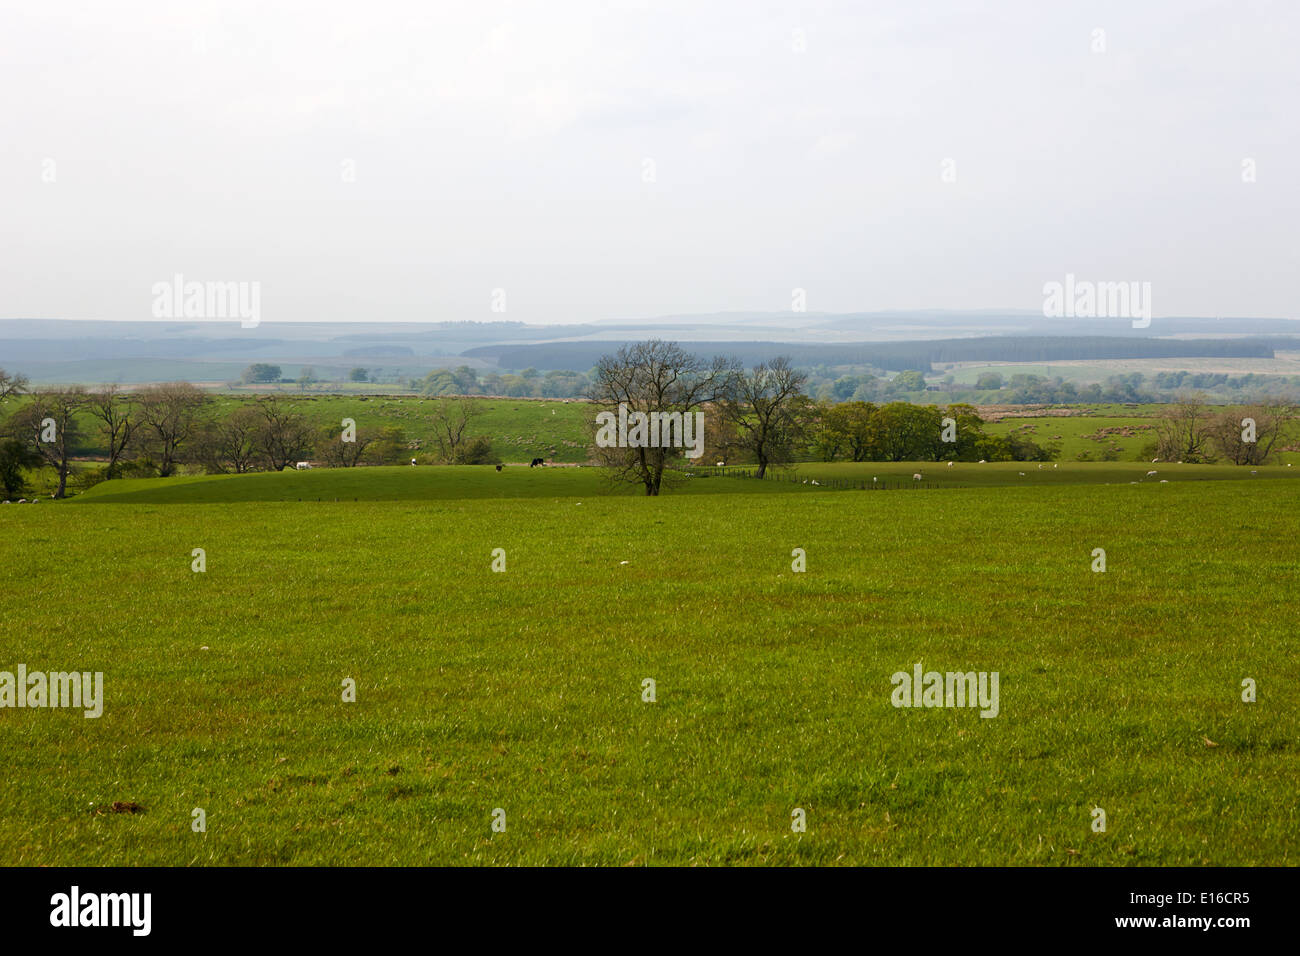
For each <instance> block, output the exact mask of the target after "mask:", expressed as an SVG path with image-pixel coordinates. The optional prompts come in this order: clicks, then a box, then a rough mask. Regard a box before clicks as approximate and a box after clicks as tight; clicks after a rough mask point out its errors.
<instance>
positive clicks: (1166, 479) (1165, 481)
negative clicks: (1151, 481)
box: [1160, 478, 1169, 485]
mask: <svg viewBox="0 0 1300 956" xmlns="http://www.w3.org/2000/svg"><path fill="white" fill-rule="evenodd" d="M1160 484H1162V485H1167V484H1169V479H1168V478H1161V479H1160Z"/></svg>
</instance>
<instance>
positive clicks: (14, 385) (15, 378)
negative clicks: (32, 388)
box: [0, 368, 27, 402]
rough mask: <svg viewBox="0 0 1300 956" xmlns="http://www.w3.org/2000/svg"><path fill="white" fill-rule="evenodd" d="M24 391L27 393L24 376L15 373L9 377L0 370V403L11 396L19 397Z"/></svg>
mask: <svg viewBox="0 0 1300 956" xmlns="http://www.w3.org/2000/svg"><path fill="white" fill-rule="evenodd" d="M25 391H27V376H26V375H19V374H18V373H17V372H15V373H13V374H12V375H11V374H9V373H8V372H6V371H5V370H4V369H2V368H0V402H3V401H4V400H5V399H6V398H9V397H10V396H11V395H21V394H22V393H23V392H25Z"/></svg>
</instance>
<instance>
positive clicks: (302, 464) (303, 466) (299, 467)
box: [294, 461, 311, 471]
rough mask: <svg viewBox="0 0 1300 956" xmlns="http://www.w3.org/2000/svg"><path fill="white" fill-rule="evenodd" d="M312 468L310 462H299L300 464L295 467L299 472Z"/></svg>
mask: <svg viewBox="0 0 1300 956" xmlns="http://www.w3.org/2000/svg"><path fill="white" fill-rule="evenodd" d="M310 467H311V462H309V461H300V462H298V464H296V465H294V468H295V469H296V470H298V471H306V470H307V469H308V468H310Z"/></svg>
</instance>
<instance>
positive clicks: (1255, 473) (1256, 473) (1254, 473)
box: [1251, 471, 1259, 475]
mask: <svg viewBox="0 0 1300 956" xmlns="http://www.w3.org/2000/svg"><path fill="white" fill-rule="evenodd" d="M1251 474H1252V475H1258V474H1259V472H1257V471H1252V472H1251Z"/></svg>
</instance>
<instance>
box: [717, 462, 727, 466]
mask: <svg viewBox="0 0 1300 956" xmlns="http://www.w3.org/2000/svg"><path fill="white" fill-rule="evenodd" d="M718 467H719V468H726V467H727V463H726V462H725V461H720V462H718Z"/></svg>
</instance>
